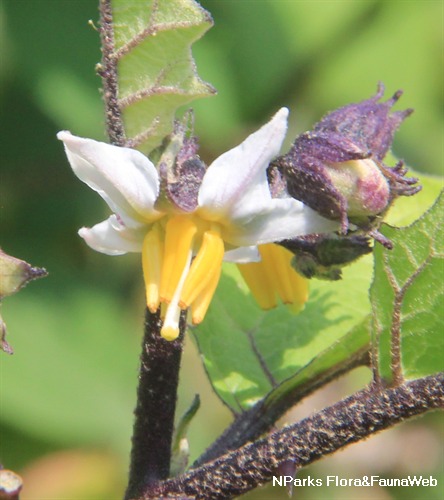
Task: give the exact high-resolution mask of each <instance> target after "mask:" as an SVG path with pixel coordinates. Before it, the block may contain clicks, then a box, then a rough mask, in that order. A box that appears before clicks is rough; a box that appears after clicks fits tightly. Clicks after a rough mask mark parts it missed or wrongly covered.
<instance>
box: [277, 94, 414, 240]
mask: <svg viewBox="0 0 444 500" xmlns="http://www.w3.org/2000/svg"><path fill="white" fill-rule="evenodd" d="M383 92H384V88H383V86H382V85H381V84H380V85H379V88H378V92H377V94H376V95H375V96H373V97H372V98H370V99H367V100H365V101H362V102H360V103H357V104H350V105H348V106H344V107H343V108H340V109H338V110H336V111H333V112H332V113H329V114H328V115H326V116H325V117H324V118H323V119H322V120H321V121H320V122H319V123H317V124H316V125H315V126H314V128H313V131H310V132H305V133H304V134H301V135H300V136H299V137H297V138H296V140H295V142H294V143H293V146H292V147H291V149H290V151H289V152H288V153H287V154H286V155H284V156H281V157H279V158H277V159H276V160H275V161H274V162H273V163H272V164H271V166H270V170H273V169H278V170H279V171H280V173H281V175H282V177H283V178H284V179H285V180H286V184H287V186H286V187H287V191H288V193H289V194H290V195H291V196H292V197H294V198H296V199H298V200H301V201H303V202H304V203H305V204H307V205H308V206H310V207H311V208H312V209H314V210H316V211H317V212H319V213H320V214H321V215H323V216H324V217H327V218H329V219H333V220H340V221H341V230H342V233H343V234H346V233H347V231H348V230H349V221H351V222H353V224H354V225H355V226H358V227H360V228H362V229H364V230H365V231H367V232H370V231H371V230H373V229H375V226H377V225H378V224H379V223H380V221H381V219H382V217H380V216H381V215H382V214H383V213H384V212H385V211H386V210H387V209H388V207H389V206H390V204H391V203H392V202H393V200H394V199H395V198H396V197H397V196H400V195H412V194H415V193H416V192H418V191H419V190H420V187H419V186H414V184H416V183H417V179H414V178H410V179H409V178H407V179H406V178H404V175H405V174H406V169H405V168H404V167H403V164H402V163H401V162H400V163H398V165H396V166H395V167H388V166H387V165H385V164H384V163H383V158H384V156H385V155H386V153H387V151H388V150H389V148H390V146H391V144H392V141H393V135H394V133H395V131H396V129H397V128H398V126H399V125H400V124H401V122H402V121H403V120H404V119H405V118H406V117H407V116H408V115H410V114H411V113H412V110H411V109H407V110H405V111H396V112H394V113H390V110H391V107H392V106H393V104H394V103H395V102H396V101H397V100H398V99H399V97H400V96H401V94H402V92H401V91H398V92H396V93H395V95H394V96H393V97H392V98H391V99H389V100H388V101H386V102H382V103H379V102H378V100H379V99H380V98H381V97H382V95H383Z"/></svg>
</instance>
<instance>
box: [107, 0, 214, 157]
mask: <svg viewBox="0 0 444 500" xmlns="http://www.w3.org/2000/svg"><path fill="white" fill-rule="evenodd" d="M111 5H112V9H113V20H114V39H115V56H116V58H117V60H118V66H117V69H118V83H119V96H118V97H119V104H120V107H121V108H122V110H123V120H124V125H125V130H126V135H127V139H129V141H130V143H134V144H135V145H136V147H138V149H140V150H141V151H143V152H144V153H146V154H148V153H149V152H150V151H151V150H152V149H154V148H155V147H157V146H158V145H159V144H160V143H161V141H162V139H163V138H164V137H165V136H166V135H168V134H169V133H170V132H171V130H172V124H173V119H174V116H175V113H176V110H177V108H179V107H181V106H183V105H185V104H187V103H189V102H190V101H192V100H193V99H196V98H199V97H205V96H209V95H211V94H212V93H214V89H213V88H212V87H211V86H210V85H208V84H207V83H205V82H203V81H202V80H201V79H200V78H199V76H198V75H197V73H196V68H195V64H194V61H193V59H192V56H191V45H192V43H193V42H195V41H196V40H198V39H199V38H200V37H201V36H202V35H203V34H204V33H205V32H206V31H207V30H208V29H209V28H210V27H211V26H212V19H211V17H210V15H209V14H208V13H207V12H206V11H205V10H204V9H202V8H201V7H200V6H199V5H198V4H197V3H196V2H194V0H146V1H141V0H112V4H111Z"/></svg>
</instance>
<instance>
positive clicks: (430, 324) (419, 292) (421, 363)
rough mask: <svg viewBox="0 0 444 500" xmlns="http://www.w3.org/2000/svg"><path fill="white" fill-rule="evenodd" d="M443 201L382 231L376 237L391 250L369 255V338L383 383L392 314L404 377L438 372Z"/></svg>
mask: <svg viewBox="0 0 444 500" xmlns="http://www.w3.org/2000/svg"><path fill="white" fill-rule="evenodd" d="M443 201H444V200H443V196H440V197H439V199H438V200H437V202H436V203H435V205H434V206H433V207H432V208H431V209H430V210H429V211H428V212H427V213H426V214H425V215H424V216H423V217H421V218H420V219H419V220H418V221H417V222H415V223H413V224H412V225H411V226H409V227H405V228H401V229H398V228H393V227H388V226H387V227H385V228H384V229H383V231H382V232H383V234H384V235H385V236H386V237H388V238H389V239H390V240H391V241H392V242H393V244H394V248H393V250H391V251H387V250H385V249H383V248H381V247H377V248H376V250H375V253H374V259H375V273H374V281H373V284H372V287H371V291H370V297H371V302H372V309H373V335H374V342H377V344H378V352H379V371H380V374H381V376H382V377H383V378H384V379H387V380H388V381H392V380H393V376H392V373H391V338H392V337H391V331H390V330H391V328H392V326H393V324H394V321H396V314H397V311H398V313H399V315H400V331H401V361H402V370H403V375H404V377H406V378H416V377H421V376H425V375H429V374H432V373H435V372H437V371H440V370H442V369H443V368H444V336H443V331H444V317H443V314H442V311H443V305H444V297H443V294H444V289H443V278H444V273H443V269H444V268H443V257H444V248H443V246H444V234H443V226H442V213H443V204H444V203H443ZM395 304H397V305H395Z"/></svg>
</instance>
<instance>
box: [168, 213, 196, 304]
mask: <svg viewBox="0 0 444 500" xmlns="http://www.w3.org/2000/svg"><path fill="white" fill-rule="evenodd" d="M196 231H197V227H196V224H195V222H194V221H193V220H192V219H191V218H190V217H187V216H181V215H176V216H174V217H172V218H171V219H170V220H169V221H168V222H167V225H166V229H165V251H164V257H163V263H162V273H161V281H160V300H162V301H166V302H170V301H171V300H172V297H173V294H174V292H175V290H176V289H177V284H178V282H179V280H180V277H181V275H182V272H183V269H184V267H185V263H186V261H187V259H188V254H189V252H190V249H191V246H192V244H193V238H194V236H195V234H196Z"/></svg>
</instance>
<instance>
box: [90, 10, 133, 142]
mask: <svg viewBox="0 0 444 500" xmlns="http://www.w3.org/2000/svg"><path fill="white" fill-rule="evenodd" d="M99 10H100V29H99V31H100V41H101V46H102V62H101V64H100V65H98V67H97V72H98V74H99V75H100V76H101V77H102V85H103V100H104V102H105V120H106V131H107V133H108V137H109V140H110V142H111V144H115V145H116V146H124V145H125V143H126V138H125V129H124V126H123V121H122V111H121V109H120V106H119V100H118V90H119V85H118V77H117V62H118V58H117V57H116V53H115V46H114V25H113V15H112V7H111V0H100V5H99Z"/></svg>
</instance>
